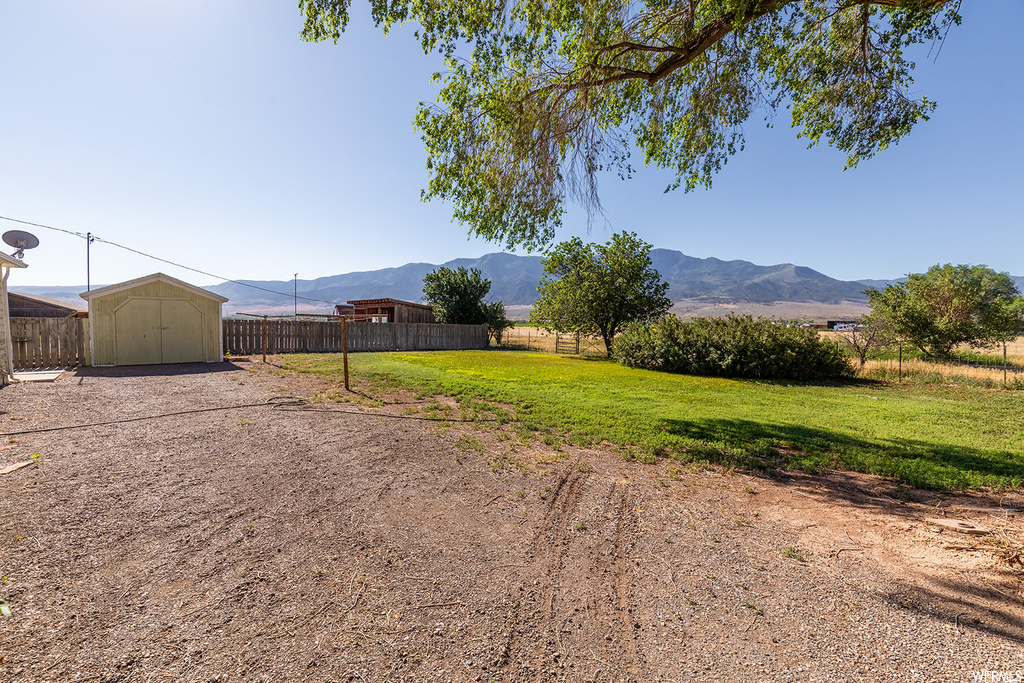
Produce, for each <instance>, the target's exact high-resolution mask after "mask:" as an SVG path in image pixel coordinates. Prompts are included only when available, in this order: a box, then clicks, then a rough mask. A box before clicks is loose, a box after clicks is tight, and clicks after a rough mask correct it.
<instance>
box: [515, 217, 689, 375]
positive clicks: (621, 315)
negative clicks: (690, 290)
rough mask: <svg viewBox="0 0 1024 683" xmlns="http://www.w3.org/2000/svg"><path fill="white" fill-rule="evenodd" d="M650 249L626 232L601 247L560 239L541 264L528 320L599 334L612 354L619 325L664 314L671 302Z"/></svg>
mask: <svg viewBox="0 0 1024 683" xmlns="http://www.w3.org/2000/svg"><path fill="white" fill-rule="evenodd" d="M650 253H651V245H649V244H647V243H646V242H644V241H643V240H641V239H639V238H638V237H637V236H636V234H635V233H629V232H624V233H617V234H615V235H612V239H611V241H610V242H608V244H603V245H601V244H584V243H583V241H582V240H581V239H580V238H578V237H574V238H572V239H571V240H569V241H568V242H562V243H561V244H559V245H558V246H556V247H555V248H554V249H553V250H552V251H551V253H550V254H549V255H548V257H547V258H545V259H544V260H543V261H542V262H541V264H542V265H543V267H544V271H543V273H544V274H543V276H542V278H541V281H540V284H539V285H538V287H537V291H538V292H539V293H540V297H539V298H538V299H537V303H536V304H534V307H533V312H532V313H531V314H530V319H531V320H533V321H534V322H536V323H539V324H541V325H543V326H544V327H546V328H547V329H549V330H553V331H555V332H572V333H576V334H587V335H590V334H598V335H600V336H601V338H602V339H603V340H604V345H605V350H606V353H607V354H608V355H609V356H611V354H612V340H613V339H614V338H615V334H616V333H617V332H618V331H619V328H620V327H621V326H622V325H624V324H625V323H627V322H631V321H634V320H644V319H647V318H654V317H657V316H660V315H663V314H664V313H665V312H666V311H668V308H669V306H671V304H672V302H671V301H669V300H668V298H666V297H665V293H666V292H667V291H668V283H667V282H664V281H663V280H662V279H661V275H660V274H659V273H658V271H657V270H655V269H654V268H653V267H651V256H650Z"/></svg>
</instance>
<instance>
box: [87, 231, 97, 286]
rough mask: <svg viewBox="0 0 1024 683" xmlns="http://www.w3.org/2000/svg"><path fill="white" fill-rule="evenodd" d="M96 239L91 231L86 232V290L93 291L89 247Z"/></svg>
mask: <svg viewBox="0 0 1024 683" xmlns="http://www.w3.org/2000/svg"><path fill="white" fill-rule="evenodd" d="M94 239H96V238H95V237H93V236H92V233H91V232H87V233H85V291H87V292H91V291H92V277H91V276H90V274H89V273H90V269H91V266H90V264H89V247H90V245H92V241H93V240H94Z"/></svg>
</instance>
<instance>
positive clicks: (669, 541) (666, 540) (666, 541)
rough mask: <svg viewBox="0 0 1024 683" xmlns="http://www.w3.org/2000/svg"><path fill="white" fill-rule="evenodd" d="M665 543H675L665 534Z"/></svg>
mask: <svg viewBox="0 0 1024 683" xmlns="http://www.w3.org/2000/svg"><path fill="white" fill-rule="evenodd" d="M665 543H675V541H673V540H672V538H671V537H669V536H666V537H665Z"/></svg>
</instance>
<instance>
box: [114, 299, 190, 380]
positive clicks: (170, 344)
mask: <svg viewBox="0 0 1024 683" xmlns="http://www.w3.org/2000/svg"><path fill="white" fill-rule="evenodd" d="M203 360H205V358H204V357H203V312H202V311H200V310H199V309H198V308H196V307H195V306H194V305H193V304H192V303H191V302H189V301H186V300H184V299H141V298H136V299H129V300H128V301H126V302H125V303H124V304H122V305H121V306H119V307H118V308H117V310H116V311H114V362H115V363H116V364H117V365H159V364H161V363H193V362H201V361H203Z"/></svg>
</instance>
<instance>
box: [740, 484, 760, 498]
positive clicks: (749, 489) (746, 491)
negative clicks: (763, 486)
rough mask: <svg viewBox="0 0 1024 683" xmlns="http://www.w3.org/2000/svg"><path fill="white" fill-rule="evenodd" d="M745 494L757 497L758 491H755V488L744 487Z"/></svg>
mask: <svg viewBox="0 0 1024 683" xmlns="http://www.w3.org/2000/svg"><path fill="white" fill-rule="evenodd" d="M743 493H749V494H750V495H752V496H756V495H757V491H755V490H754V487H753V486H744V487H743Z"/></svg>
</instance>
